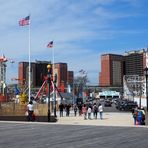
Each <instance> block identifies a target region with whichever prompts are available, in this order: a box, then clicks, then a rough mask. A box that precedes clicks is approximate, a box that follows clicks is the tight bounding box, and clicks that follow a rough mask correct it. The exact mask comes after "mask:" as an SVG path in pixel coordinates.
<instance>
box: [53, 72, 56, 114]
mask: <svg viewBox="0 0 148 148" xmlns="http://www.w3.org/2000/svg"><path fill="white" fill-rule="evenodd" d="M56 83H57V74H55V76H54V81H53V84H54V90H55V87H56ZM53 95H54V116H55V117H57V114H56V95H55V91H54V94H53Z"/></svg>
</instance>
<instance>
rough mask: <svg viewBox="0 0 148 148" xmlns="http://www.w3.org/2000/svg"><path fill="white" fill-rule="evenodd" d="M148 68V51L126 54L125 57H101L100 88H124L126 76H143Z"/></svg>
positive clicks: (109, 55)
mask: <svg viewBox="0 0 148 148" xmlns="http://www.w3.org/2000/svg"><path fill="white" fill-rule="evenodd" d="M145 66H146V51H145V50H144V49H142V50H139V51H131V52H126V53H125V55H117V54H103V55H101V72H100V73H99V85H100V86H110V87H112V86H116V87H119V86H122V84H123V76H124V75H139V76H142V75H143V69H144V67H145Z"/></svg>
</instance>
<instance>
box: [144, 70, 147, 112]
mask: <svg viewBox="0 0 148 148" xmlns="http://www.w3.org/2000/svg"><path fill="white" fill-rule="evenodd" d="M144 75H145V78H146V109H147V111H148V68H147V67H146V68H145V69H144Z"/></svg>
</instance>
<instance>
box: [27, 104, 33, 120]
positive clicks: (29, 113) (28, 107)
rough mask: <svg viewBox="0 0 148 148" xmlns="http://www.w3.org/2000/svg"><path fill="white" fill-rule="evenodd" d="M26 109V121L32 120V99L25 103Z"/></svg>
mask: <svg viewBox="0 0 148 148" xmlns="http://www.w3.org/2000/svg"><path fill="white" fill-rule="evenodd" d="M27 111H28V121H34V118H33V112H34V106H33V102H32V101H29V104H28V105H27Z"/></svg>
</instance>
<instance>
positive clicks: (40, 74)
mask: <svg viewBox="0 0 148 148" xmlns="http://www.w3.org/2000/svg"><path fill="white" fill-rule="evenodd" d="M48 64H50V62H46V61H45V62H44V61H36V62H32V63H31V84H32V87H34V88H38V87H41V85H42V83H43V82H44V77H45V76H47V65H48ZM28 66H29V63H28V62H19V69H18V78H19V83H23V84H28V71H29V70H28ZM54 73H55V74H56V75H57V84H56V85H57V87H58V88H59V89H60V87H61V84H62V85H63V84H64V87H67V84H68V83H71V82H72V81H73V79H74V77H73V75H72V72H70V73H71V74H69V71H68V68H67V63H55V64H54Z"/></svg>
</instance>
